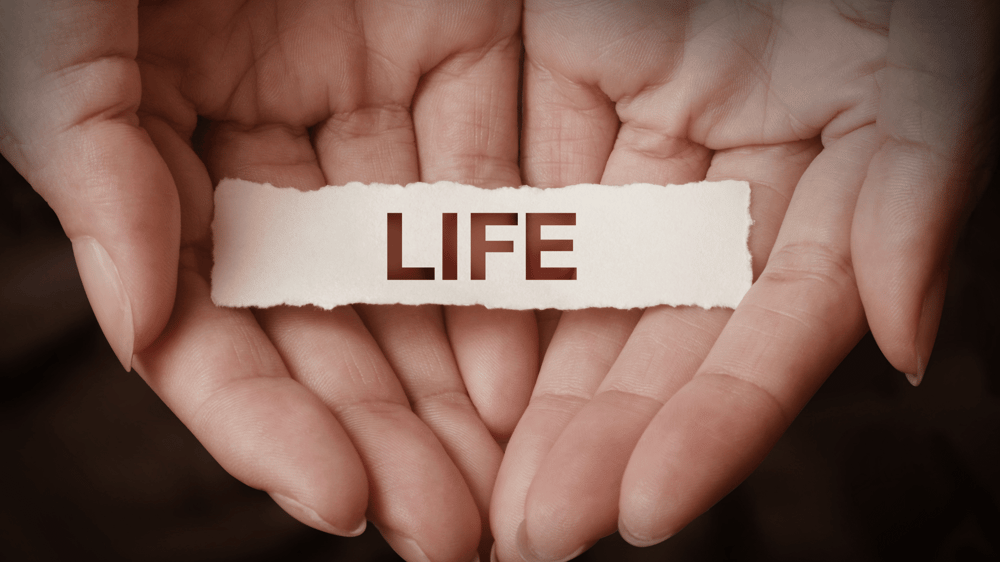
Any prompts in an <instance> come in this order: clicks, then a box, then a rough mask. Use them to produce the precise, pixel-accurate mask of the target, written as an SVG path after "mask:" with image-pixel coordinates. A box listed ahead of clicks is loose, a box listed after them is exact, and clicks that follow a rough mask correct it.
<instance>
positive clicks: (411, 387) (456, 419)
mask: <svg viewBox="0 0 1000 562" xmlns="http://www.w3.org/2000/svg"><path fill="white" fill-rule="evenodd" d="M357 308H358V310H359V312H360V314H361V315H362V318H364V321H365V325H366V326H367V327H368V330H369V331H370V332H371V333H372V335H373V336H374V337H375V339H376V340H377V341H378V342H379V343H380V344H381V345H382V350H383V352H384V353H385V357H386V358H387V359H388V361H389V364H390V365H391V366H392V369H393V371H395V373H396V375H397V376H398V377H399V381H400V382H401V383H402V388H404V389H405V390H406V398H408V399H409V404H410V406H411V407H412V408H413V411H414V412H415V413H416V414H417V415H418V416H419V417H420V419H422V420H423V421H424V423H426V424H427V426H428V427H430V428H431V430H432V431H433V432H434V434H435V435H437V436H438V439H440V441H441V444H442V445H443V446H444V449H445V450H446V451H447V452H448V456H449V457H450V458H451V460H452V461H453V462H454V464H455V466H457V468H458V471H459V472H460V473H461V479H459V480H458V482H462V480H464V482H465V484H467V485H468V489H469V491H470V492H471V493H472V498H473V499H474V500H475V505H476V508H477V509H478V511H479V515H480V517H478V518H476V517H474V516H473V517H472V519H473V520H475V521H476V524H477V525H480V524H481V525H483V527H484V529H488V528H487V527H486V525H487V514H488V509H489V502H490V494H491V493H492V492H493V482H494V478H495V477H496V473H497V470H499V468H500V460H501V459H502V457H503V453H502V452H501V450H500V446H499V445H497V442H496V441H495V440H494V439H493V437H492V436H491V435H490V432H489V430H488V429H487V428H486V426H485V425H484V424H483V421H482V420H481V419H480V418H479V414H478V413H477V412H476V408H475V407H474V406H473V404H472V402H471V400H470V399H469V396H468V394H467V393H466V389H465V386H464V384H463V383H462V377H461V375H459V371H458V365H457V364H456V363H455V358H454V356H453V355H452V352H451V348H450V347H449V345H448V338H447V336H446V335H445V329H444V318H443V316H442V313H441V307H439V306H431V305H427V306H419V307H415V306H358V307H357ZM383 342H385V343H383ZM390 342H391V343H390ZM461 507H463V508H464V507H465V506H461ZM450 509H453V510H456V509H457V508H455V507H452V508H450ZM473 515H474V514H473ZM475 535H476V536H477V537H478V536H480V534H479V533H475Z"/></svg>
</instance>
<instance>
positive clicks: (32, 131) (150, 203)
mask: <svg viewBox="0 0 1000 562" xmlns="http://www.w3.org/2000/svg"><path fill="white" fill-rule="evenodd" d="M54 4H55V3H54V2H48V1H46V2H37V3H34V2H32V3H20V4H17V5H15V4H5V6H4V8H5V9H4V10H3V12H4V13H3V17H2V18H0V20H2V22H3V23H0V28H2V29H0V31H2V32H3V33H2V35H3V38H2V39H0V151H2V152H3V154H4V156H5V157H6V158H7V159H8V160H9V161H10V162H11V164H13V166H14V167H15V168H16V169H17V170H18V171H19V172H20V173H21V174H22V175H23V176H24V177H25V179H27V180H28V182H29V183H31V185H32V186H33V187H34V188H35V190H36V191H38V192H39V193H40V194H41V195H42V197H44V198H45V200H46V201H47V202H48V203H49V205H51V206H52V208H53V209H54V210H55V212H56V214H57V215H58V217H59V220H60V222H61V224H62V227H63V229H64V230H65V231H66V234H67V235H68V236H69V238H70V240H72V242H73V251H74V254H75V256H76V262H77V266H78V268H79V270H80V277H81V279H82V281H83V286H84V288H85V289H86V292H87V297H88V298H89V300H90V303H91V306H92V307H93V309H94V314H95V316H96V317H97V320H98V322H99V323H100V325H101V328H102V330H103V331H104V334H105V336H106V337H107V338H108V341H109V343H110V344H111V347H112V348H113V349H114V351H115V354H116V355H117V356H118V358H119V360H121V362H122V365H123V366H124V367H125V368H126V369H128V370H130V369H131V364H132V355H133V353H134V352H135V351H138V350H141V349H143V348H144V347H146V346H147V345H149V344H150V343H152V341H153V340H155V339H156V337H157V336H158V335H159V333H160V331H162V329H163V327H164V326H165V325H166V322H167V319H168V318H169V316H170V310H171V308H172V307H173V299H174V292H175V289H176V277H177V256H178V245H179V236H180V207H179V203H178V198H177V192H176V189H175V187H174V182H173V179H172V177H171V175H170V172H169V170H168V169H167V167H166V164H165V163H164V162H163V159H162V158H161V157H160V155H159V153H158V152H157V151H156V148H155V147H154V146H153V143H152V142H151V141H150V139H149V137H148V135H147V134H146V133H145V131H143V130H142V129H141V128H140V127H139V126H138V118H137V117H136V113H135V111H136V108H137V107H138V104H139V97H140V91H141V85H140V79H139V71H138V67H137V65H136V63H135V60H134V59H135V51H136V49H137V43H138V37H137V35H138V33H137V29H136V23H137V22H136V14H135V5H134V4H132V3H91V2H62V3H60V4H59V5H58V6H55V5H54ZM57 8H58V9H57Z"/></svg>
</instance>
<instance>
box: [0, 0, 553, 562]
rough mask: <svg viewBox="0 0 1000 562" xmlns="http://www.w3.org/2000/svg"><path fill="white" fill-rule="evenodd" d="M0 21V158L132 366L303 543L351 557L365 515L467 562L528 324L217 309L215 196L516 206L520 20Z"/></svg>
mask: <svg viewBox="0 0 1000 562" xmlns="http://www.w3.org/2000/svg"><path fill="white" fill-rule="evenodd" d="M0 13H2V15H0V21H2V23H0V26H2V28H3V29H2V39H0V41H2V43H0V95H2V98H0V99H2V105H0V147H2V150H3V153H4V155H5V156H6V157H7V158H8V159H10V161H11V162H12V163H13V164H14V165H15V167H16V168H17V169H18V170H19V171H20V172H21V173H22V174H23V175H24V176H25V177H26V178H27V179H28V180H29V181H30V182H31V183H32V185H33V186H35V188H36V189H37V190H38V191H39V192H40V193H41V194H42V195H43V196H44V197H45V198H46V200H47V201H48V202H49V203H50V204H51V205H52V207H53V208H54V209H55V210H56V212H57V214H58V215H59V218H60V220H61V221H62V224H63V226H64V228H65V230H66V233H67V234H68V235H69V237H70V238H71V239H72V240H73V244H74V250H75V253H76V257H77V262H78V265H79V268H80V271H81V276H82V278H83V281H84V285H85V287H86V289H87V293H88V296H89V298H90V300H91V303H92V305H93V307H94V310H95V313H96V315H97V318H98V320H99V321H100V323H101V326H102V328H103V329H104V332H105V334H106V335H107V336H108V339H109V341H110V342H111V344H112V347H113V348H114V349H115V352H116V353H117V354H118V357H119V358H120V359H121V361H122V363H123V365H124V366H125V368H126V369H129V368H130V367H131V366H135V368H136V370H137V371H138V372H139V374H140V375H141V376H142V377H143V378H144V379H145V380H146V381H147V382H148V383H149V385H150V386H151V387H152V388H153V389H154V390H155V391H156V392H157V394H158V395H159V396H160V397H161V398H162V399H163V400H164V401H165V402H166V403H167V404H168V405H169V406H170V408H171V409H172V410H173V411H174V412H175V413H176V414H177V416H178V417H179V418H180V419H181V420H182V421H183V422H184V423H185V424H186V425H187V426H188V427H189V428H190V429H191V431H192V432H193V433H194V434H195V435H196V436H197V437H198V438H199V439H200V440H201V442H202V443H203V444H204V445H205V447H206V448H207V449H208V450H209V452H211V453H212V455H213V456H214V457H215V458H216V459H217V460H218V461H219V463H220V464H221V465H222V466H223V467H225V468H226V469H227V470H228V471H229V472H230V473H232V474H233V475H234V476H236V477H237V478H239V479H240V480H242V481H243V482H245V483H247V484H249V485H251V486H253V487H256V488H260V489H263V490H266V491H267V492H269V493H270V494H271V495H272V496H273V497H274V498H275V500H276V501H277V502H278V503H279V504H280V505H281V506H282V507H283V508H285V509H286V510H287V511H288V512H289V513H291V514H292V515H293V516H295V517H296V518H298V519H299V520H300V521H302V522H304V523H306V524H309V525H312V526H313V527H316V528H318V529H322V530H325V531H328V532H332V533H338V534H344V535H352V534H356V533H360V532H361V531H362V530H363V529H364V525H365V521H366V511H367V517H368V518H370V519H371V520H372V521H373V522H374V523H375V524H376V525H377V526H379V528H380V530H381V531H382V532H383V534H384V535H385V536H386V538H387V539H388V541H389V542H390V544H392V546H393V547H394V548H395V549H396V550H397V551H398V552H399V553H400V554H402V555H403V556H404V557H405V558H408V559H411V560H419V559H427V558H428V557H429V558H430V559H432V560H467V559H471V558H473V556H474V555H475V553H476V549H477V543H478V541H479V540H480V531H481V525H485V522H486V511H487V509H488V502H489V498H490V494H491V492H492V488H493V479H494V477H495V474H496V471H497V469H498V467H499V463H500V459H501V455H502V453H501V449H500V446H499V445H498V444H497V441H496V440H497V439H501V440H503V439H506V437H507V436H508V435H509V433H510V432H511V431H512V429H513V426H514V424H515V422H516V420H517V419H518V417H519V416H520V414H521V411H523V409H524V407H525V405H526V404H527V400H528V395H529V393H530V388H531V385H532V384H533V381H534V375H535V373H536V371H537V357H538V355H537V331H536V324H535V319H534V316H533V315H532V314H531V313H530V312H511V311H486V310H484V309H479V308H449V309H445V310H444V311H442V309H441V308H440V307H419V308H414V307H356V308H350V307H345V308H339V309H335V310H331V311H324V310H319V309H314V308H308V307H307V308H278V309H269V310H260V311H256V312H251V311H248V310H235V309H220V308H216V307H215V306H213V304H212V302H211V300H210V299H209V274H210V268H211V263H212V257H211V232H210V221H211V217H212V199H213V197H212V186H213V184H214V182H216V181H218V180H219V179H221V178H223V177H227V176H232V177H240V178H244V179H249V180H253V181H267V182H271V183H273V184H275V185H281V186H295V187H298V188H301V189H315V188H318V187H320V186H323V185H326V184H338V183H344V182H348V181H364V182H370V181H379V182H387V183H408V182H413V181H436V180H439V179H448V180H455V181H463V182H466V183H472V184H476V185H480V186H483V187H493V186H501V185H520V183H521V181H520V175H519V171H518V163H517V133H516V131H517V115H516V107H517V95H518V92H517V72H518V57H519V51H520V40H519V26H520V6H519V5H517V4H516V3H510V2H492V1H482V2H464V3H461V4H457V5H449V6H445V5H430V4H424V3H421V4H417V5H413V6H407V5H405V4H403V3H391V2H386V3H379V4H367V3H366V4H363V5H362V4H358V5H355V3H353V2H306V3H301V2H300V3H294V4H293V3H287V2H269V1H255V2H236V1H226V2H200V1H196V0H192V1H170V2H150V3H148V4H146V3H143V4H141V5H136V3H134V2H132V3H124V2H118V3H112V4H107V3H97V4H94V3H91V2H83V1H62V2H56V1H49V2H15V1H6V2H4V3H3V4H2V12H0ZM199 119H201V120H202V122H203V123H208V126H207V127H199V126H198V123H199ZM175 295H176V298H175ZM168 318H169V322H168ZM483 540H484V541H488V540H489V539H488V535H485V536H484V537H483ZM486 544H488V543H486Z"/></svg>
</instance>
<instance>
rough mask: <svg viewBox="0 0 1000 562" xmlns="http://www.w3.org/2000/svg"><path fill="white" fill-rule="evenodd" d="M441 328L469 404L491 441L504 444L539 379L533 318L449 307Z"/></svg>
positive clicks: (516, 312) (527, 313)
mask: <svg viewBox="0 0 1000 562" xmlns="http://www.w3.org/2000/svg"><path fill="white" fill-rule="evenodd" d="M445 323H446V325H447V329H448V338H449V340H450V341H451V344H452V349H453V351H454V354H455V360H456V362H457V364H458V368H459V372H460V373H461V375H462V380H463V381H464V383H465V387H466V390H467V391H468V393H469V398H470V399H471V400H472V403H473V404H474V405H475V407H476V410H477V411H478V413H479V416H480V418H482V420H483V423H484V424H485V425H486V427H487V429H489V431H490V433H491V434H492V435H493V437H494V439H496V440H497V441H507V440H509V439H510V436H511V435H512V434H513V432H514V427H515V426H516V425H517V422H518V420H520V419H521V415H522V414H523V413H524V410H525V409H526V408H527V407H528V401H529V400H530V398H531V391H532V388H533V386H534V383H535V378H536V376H537V374H538V325H537V322H536V321H535V316H534V313H533V312H532V311H530V310H501V309H486V308H484V307H481V306H472V307H455V306H449V307H445Z"/></svg>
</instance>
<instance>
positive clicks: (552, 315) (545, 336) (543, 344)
mask: <svg viewBox="0 0 1000 562" xmlns="http://www.w3.org/2000/svg"><path fill="white" fill-rule="evenodd" d="M560 317H562V311H561V310H556V309H554V308H546V309H544V310H536V311H535V321H536V322H537V323H538V364H539V365H541V364H542V360H543V359H544V358H545V352H546V351H547V350H548V349H549V344H550V343H552V335H553V334H555V333H556V326H557V325H558V324H559V318H560Z"/></svg>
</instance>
